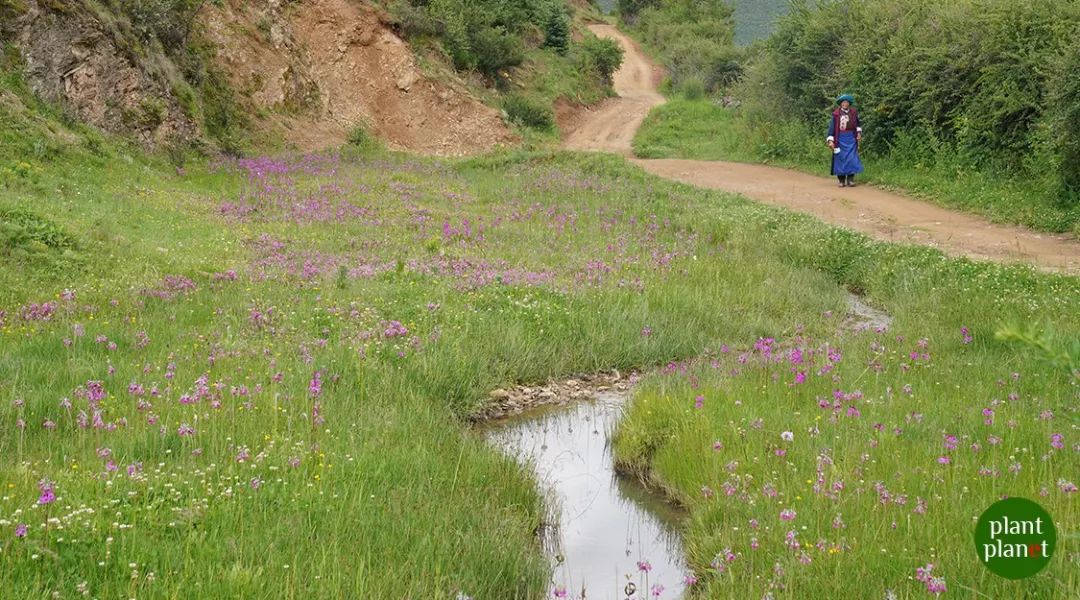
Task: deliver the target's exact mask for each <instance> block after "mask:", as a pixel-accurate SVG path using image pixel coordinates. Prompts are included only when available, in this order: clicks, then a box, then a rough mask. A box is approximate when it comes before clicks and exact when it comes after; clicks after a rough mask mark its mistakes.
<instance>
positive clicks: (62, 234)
mask: <svg viewBox="0 0 1080 600" xmlns="http://www.w3.org/2000/svg"><path fill="white" fill-rule="evenodd" d="M35 245H39V246H44V247H47V248H52V249H54V250H70V249H74V248H75V247H76V244H75V239H74V238H73V237H71V236H70V235H69V234H68V233H67V232H66V231H64V229H63V228H62V227H60V226H59V225H57V224H56V223H53V222H52V221H50V220H49V219H46V218H45V217H42V216H40V215H37V214H36V213H33V212H31V211H29V210H23V209H17V208H13V209H7V210H0V248H2V249H3V250H4V251H9V250H12V249H15V248H20V247H32V246H35Z"/></svg>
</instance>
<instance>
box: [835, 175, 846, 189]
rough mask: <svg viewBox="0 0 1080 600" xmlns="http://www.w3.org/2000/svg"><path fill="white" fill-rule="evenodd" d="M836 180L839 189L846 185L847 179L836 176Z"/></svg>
mask: <svg viewBox="0 0 1080 600" xmlns="http://www.w3.org/2000/svg"><path fill="white" fill-rule="evenodd" d="M836 178H837V179H838V180H839V181H840V187H844V186H845V185H847V177H844V176H843V175H837V176H836Z"/></svg>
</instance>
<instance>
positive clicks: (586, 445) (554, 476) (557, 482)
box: [481, 391, 687, 600]
mask: <svg viewBox="0 0 1080 600" xmlns="http://www.w3.org/2000/svg"><path fill="white" fill-rule="evenodd" d="M628 396H629V394H628V393H627V392H612V391H607V392H600V393H599V394H597V397H596V399H595V400H582V401H578V402H573V403H571V404H568V405H563V406H544V407H538V408H535V409H531V410H529V411H528V412H526V413H524V414H521V415H517V416H514V417H510V418H506V419H501V420H498V421H493V422H489V423H487V424H485V425H484V426H483V427H482V429H481V431H482V433H483V435H484V437H485V438H486V439H488V440H489V441H490V442H491V443H493V444H495V445H496V446H497V447H499V448H501V449H502V450H503V451H505V452H506V453H507V454H509V455H511V456H513V457H515V458H517V459H518V460H519V461H521V462H522V463H523V464H527V465H529V466H530V467H531V468H533V469H534V470H535V472H536V474H537V478H538V479H539V481H540V484H541V487H542V489H543V490H544V491H545V493H546V494H547V495H548V496H549V502H550V506H551V512H552V516H551V518H552V520H553V521H555V522H553V523H551V527H550V528H549V530H548V531H546V532H545V535H544V536H543V538H544V540H543V543H544V546H545V550H546V551H547V553H548V555H549V556H550V557H551V560H552V573H553V581H552V583H551V586H552V590H553V591H554V590H561V589H565V591H566V596H565V597H566V598H587V599H590V600H591V599H596V600H607V599H618V600H625V599H626V598H631V599H635V600H636V599H638V598H654V597H659V598H678V597H679V596H680V595H681V594H682V591H683V588H684V582H683V578H684V576H685V575H686V573H687V570H686V566H685V564H684V562H683V548H682V540H681V539H680V537H679V534H678V524H679V521H680V519H681V515H680V514H679V512H678V511H677V510H676V509H675V508H674V507H672V506H671V505H670V504H668V503H667V502H666V501H665V500H664V499H663V497H661V496H660V495H658V494H656V493H654V492H651V491H649V490H647V489H645V488H644V487H643V486H642V485H641V484H640V483H639V482H637V481H636V480H634V479H632V478H626V477H623V476H620V475H618V474H616V473H615V471H614V468H613V464H612V457H611V448H610V443H609V437H610V435H611V434H612V432H613V431H614V428H615V425H616V423H617V422H618V418H619V415H620V413H621V411H622V407H623V404H624V403H625V401H626V398H627V397H628ZM639 563H640V564H639ZM661 586H662V591H661ZM654 592H659V594H658V596H654V595H653V594H654Z"/></svg>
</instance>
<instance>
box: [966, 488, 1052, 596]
mask: <svg viewBox="0 0 1080 600" xmlns="http://www.w3.org/2000/svg"><path fill="white" fill-rule="evenodd" d="M1056 542H1057V531H1056V529H1055V528H1054V521H1053V520H1052V519H1051V518H1050V514H1049V513H1047V512H1046V510H1045V509H1044V508H1043V507H1042V506H1039V505H1038V504H1036V503H1035V502H1032V501H1031V500H1028V499H1027V498H1007V499H1005V500H1000V501H998V502H995V503H994V504H992V505H991V506H990V508H987V509H986V511H985V512H983V514H982V516H981V517H979V521H978V523H977V524H976V525H975V549H976V551H977V552H978V553H979V560H981V561H982V562H983V564H985V565H986V566H987V568H989V569H990V570H991V571H993V572H994V573H996V574H998V575H1000V576H1002V577H1006V578H1009V579H1023V578H1025V577H1030V576H1032V575H1034V574H1035V573H1038V572H1039V571H1041V570H1042V569H1043V568H1044V567H1045V566H1046V565H1047V564H1048V563H1049V562H1050V559H1051V557H1052V556H1053V554H1054V546H1055V544H1056Z"/></svg>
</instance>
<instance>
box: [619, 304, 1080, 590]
mask: <svg viewBox="0 0 1080 600" xmlns="http://www.w3.org/2000/svg"><path fill="white" fill-rule="evenodd" d="M923 326H925V320H921V321H916V322H913V323H911V324H910V325H902V326H901V327H903V328H899V327H898V328H896V329H890V330H878V331H869V330H864V331H862V332H859V333H848V334H843V333H837V334H836V335H832V336H828V337H825V338H816V337H811V336H808V335H805V334H802V333H797V332H796V333H793V334H792V335H790V336H788V337H784V338H780V339H760V340H758V341H757V342H755V343H753V344H750V345H748V346H746V347H745V349H743V350H740V349H739V348H738V346H735V345H732V346H733V347H732V348H731V349H730V351H729V353H717V355H716V357H715V358H709V359H705V360H698V361H694V362H691V363H685V364H682V365H673V366H672V367H671V368H668V369H665V370H664V371H662V372H661V373H659V374H657V375H655V376H654V377H652V378H651V379H650V380H648V381H647V382H646V383H645V384H643V386H644V387H643V388H642V389H641V391H640V392H639V394H638V395H637V397H636V399H635V401H634V402H633V404H632V407H631V409H630V412H629V413H628V415H627V417H626V419H625V421H624V422H623V423H622V425H621V427H620V430H619V432H618V436H617V439H616V444H615V451H616V455H617V458H618V460H619V462H620V464H621V466H622V468H624V469H626V470H630V471H634V472H637V473H639V474H640V475H642V476H644V477H647V478H649V479H651V480H652V481H654V482H656V483H657V484H659V485H661V486H663V488H664V489H666V490H668V491H669V492H670V493H671V494H672V495H673V496H674V497H675V498H676V499H678V500H679V501H680V502H681V503H683V504H685V505H686V506H688V507H689V509H690V511H691V515H692V519H691V521H690V523H691V525H690V528H689V531H688V534H687V535H688V537H689V538H690V547H691V548H693V549H694V552H693V554H692V556H691V557H690V558H691V561H692V563H694V564H695V565H696V566H695V569H696V570H697V571H698V575H699V576H700V578H701V582H702V584H704V585H705V586H706V589H707V590H709V592H707V594H710V595H726V594H729V593H730V594H734V595H737V596H740V597H758V596H762V595H769V594H773V595H776V594H777V593H778V592H784V591H786V592H788V593H794V594H797V595H800V596H801V595H817V594H826V595H828V594H835V593H837V592H840V591H844V590H846V591H847V592H849V593H852V594H856V595H859V594H861V595H866V594H870V595H874V596H877V595H885V594H886V593H887V591H888V590H894V591H903V592H904V593H905V594H906V595H908V596H911V597H918V596H919V595H920V594H919V592H920V590H921V591H922V592H923V594H924V595H925V594H926V593H929V594H931V595H940V594H945V593H946V592H947V591H948V590H949V589H956V588H958V587H959V588H962V589H975V590H979V591H980V592H982V593H985V594H987V595H989V596H994V597H997V596H1004V595H1007V594H1008V591H1007V590H1009V589H1011V588H1009V587H1008V586H1009V585H1010V582H1009V581H1008V580H1005V579H1002V578H997V577H994V576H992V575H988V571H987V570H986V569H985V567H983V565H982V564H981V563H980V562H979V560H978V558H977V556H976V554H975V552H974V551H973V549H972V548H971V536H972V535H973V531H974V529H973V528H974V522H975V520H976V519H977V518H978V516H979V515H980V514H981V513H982V511H983V510H985V509H986V508H987V507H989V506H990V505H991V504H993V503H994V502H995V501H997V500H999V499H1001V498H1002V497H1006V496H1024V497H1028V498H1031V499H1034V500H1036V501H1037V502H1039V503H1040V504H1042V505H1043V506H1044V507H1046V509H1047V510H1048V511H1049V512H1050V513H1051V515H1052V516H1053V518H1054V520H1055V524H1056V525H1057V527H1059V528H1063V529H1064V530H1068V529H1071V528H1075V527H1076V525H1077V523H1078V522H1080V508H1078V506H1077V504H1076V496H1075V494H1072V493H1070V492H1068V491H1066V489H1064V488H1061V487H1059V486H1055V481H1058V480H1059V478H1060V477H1062V476H1063V475H1064V474H1066V473H1070V472H1073V471H1075V468H1076V465H1078V464H1080V445H1075V444H1074V445H1073V446H1072V447H1070V446H1069V442H1068V440H1066V439H1065V438H1066V436H1065V435H1064V434H1062V433H1060V432H1059V431H1058V427H1057V425H1056V424H1055V421H1056V417H1053V418H1049V416H1050V415H1070V418H1075V417H1076V416H1077V406H1078V404H1077V400H1078V392H1077V390H1076V380H1075V378H1074V377H1072V376H1070V375H1069V374H1068V373H1066V372H1060V371H1053V370H1047V369H1046V368H1045V367H1044V366H1042V365H1040V363H1038V362H1029V363H1028V364H1027V365H1026V368H1023V367H1021V366H1019V365H1018V364H1017V363H1016V362H1015V361H1014V362H1012V364H1005V363H1003V361H1000V360H997V358H996V357H994V356H993V354H992V353H987V352H985V351H984V352H977V351H973V350H972V349H971V347H970V345H971V344H972V341H971V340H969V339H961V340H953V339H948V338H945V340H943V341H942V342H941V343H940V345H939V344H936V343H935V342H934V341H933V338H932V337H931V335H925V336H924V335H923V334H924V333H926V330H925V329H923V328H922V327H923ZM796 331H797V330H796ZM781 349H783V351H781ZM1029 369H1030V370H1029ZM804 372H805V373H808V376H807V377H806V378H800V377H799V376H798V375H799V373H804ZM701 396H705V397H708V398H709V399H710V401H709V402H708V403H707V404H705V405H704V406H702V405H701V404H700V402H698V401H697V400H696V398H700V397H701ZM986 406H989V407H992V408H989V409H988V408H984V407H986ZM988 415H991V416H992V418H989V417H988ZM717 436H719V437H721V438H723V439H726V440H731V441H730V442H728V443H725V444H723V445H718V444H717V443H716V442H715V441H714V440H715V438H716V437H717ZM713 489H718V490H723V493H716V494H714V493H712V492H711V490H713ZM702 490H706V491H707V492H706V493H704V494H703V493H702ZM793 526H794V528H793ZM1059 539H1060V538H1059ZM1066 548H1068V549H1066ZM733 549H734V550H735V551H736V552H739V553H741V554H743V555H745V556H747V557H750V558H751V559H752V560H749V561H741V562H737V563H735V564H728V561H725V560H722V559H721V558H717V557H720V556H723V555H728V556H731V555H732V554H731V553H732V551H733ZM1076 551H1077V548H1076V547H1075V545H1074V544H1071V543H1069V542H1064V543H1063V544H1062V546H1061V549H1060V550H1059V551H1058V552H1060V553H1062V555H1063V556H1068V555H1070V553H1075V552H1076ZM928 560H929V562H930V563H932V564H927V561H928ZM1066 562H1067V561H1062V563H1061V564H1060V565H1058V567H1057V568H1055V567H1050V568H1048V569H1047V572H1048V573H1047V574H1046V575H1040V576H1039V577H1036V578H1033V579H1031V580H1027V581H1026V583H1025V585H1026V586H1029V589H1032V590H1041V591H1040V592H1039V593H1044V594H1046V595H1047V596H1048V597H1049V596H1051V595H1053V594H1054V593H1055V592H1054V590H1056V589H1057V588H1058V586H1059V585H1060V582H1061V581H1065V582H1068V581H1070V580H1071V581H1073V583H1075V573H1071V572H1070V570H1069V569H1068V567H1067V566H1065V564H1066ZM773 565H779V566H781V567H782V570H781V571H782V573H783V574H782V575H779V574H778V573H779V572H780V571H776V570H775V569H774V570H773V571H772V573H771V575H770V574H769V568H770V567H771V566H773ZM836 572H844V573H848V574H849V576H848V577H845V578H844V579H842V580H837V579H835V578H833V577H831V575H830V574H832V573H836ZM912 573H916V576H915V578H914V580H913V579H912V575H911V574H912ZM942 574H947V579H948V584H946V576H945V575H942ZM1070 585H1072V584H1070Z"/></svg>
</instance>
